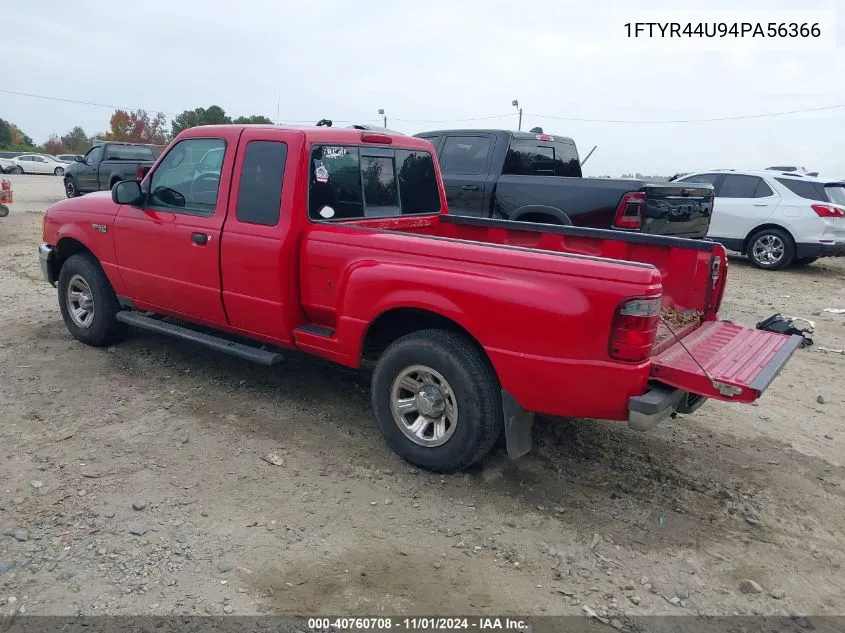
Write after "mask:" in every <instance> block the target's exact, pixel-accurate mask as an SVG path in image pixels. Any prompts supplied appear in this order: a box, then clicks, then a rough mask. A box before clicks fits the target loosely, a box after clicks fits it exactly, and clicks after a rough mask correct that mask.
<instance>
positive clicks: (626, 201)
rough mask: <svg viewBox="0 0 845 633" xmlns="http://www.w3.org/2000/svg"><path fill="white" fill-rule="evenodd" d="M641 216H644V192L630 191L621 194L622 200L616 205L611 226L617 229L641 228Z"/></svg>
mask: <svg viewBox="0 0 845 633" xmlns="http://www.w3.org/2000/svg"><path fill="white" fill-rule="evenodd" d="M643 216H645V194H644V193H642V192H639V191H632V192H630V193H626V194H625V195H624V196H622V201H621V202H620V203H619V206H618V207H616V217H615V218H614V220H613V226H615V227H616V228H617V229H633V230H639V229H641V228H643Z"/></svg>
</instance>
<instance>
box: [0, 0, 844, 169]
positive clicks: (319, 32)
mask: <svg viewBox="0 0 845 633" xmlns="http://www.w3.org/2000/svg"><path fill="white" fill-rule="evenodd" d="M2 4H3V6H2V10H0V18H2V22H3V42H2V47H1V48H2V51H3V57H4V59H3V64H2V66H0V68H2V72H0V78H2V82H0V88H4V89H7V90H13V91H19V92H27V93H33V94H38V95H47V96H54V97H61V98H66V99H75V100H81V101H89V102H95V103H101V104H113V105H118V106H125V107H131V108H145V109H147V110H148V111H151V112H155V111H163V112H165V113H166V114H167V115H168V117H172V116H173V115H174V114H176V113H179V112H181V111H182V110H185V109H192V108H195V107H197V106H208V105H211V104H219V105H220V106H222V107H223V108H224V109H225V110H226V111H227V112H228V113H230V114H232V115H235V116H237V115H241V114H264V115H266V116H269V117H270V118H272V119H276V107H277V98H278V95H279V93H280V92H281V103H280V109H279V118H280V119H281V121H282V122H295V121H302V122H309V123H312V122H315V121H317V120H318V119H320V118H323V117H326V118H330V119H333V120H334V121H336V122H338V123H336V124H339V123H340V122H341V121H347V120H355V121H362V122H366V121H370V122H373V123H376V122H377V120H378V113H377V111H378V109H379V108H384V109H385V110H386V113H387V117H388V127H391V128H394V129H398V130H400V131H403V132H408V133H415V132H419V131H423V130H430V129H438V128H448V127H496V128H509V129H516V126H517V115H516V113H515V108H513V106H512V105H511V101H512V100H513V99H518V100H519V102H520V104H522V106H523V108H524V120H523V129H528V128H530V127H533V126H536V125H539V126H542V127H543V128H544V129H545V131H547V132H552V133H557V134H561V135H567V136H571V137H573V138H574V139H575V141H576V143H577V144H578V146H579V148H580V151H581V154H582V156H584V155H586V153H587V152H588V151H589V150H590V148H591V147H592V146H593V145H598V146H599V148H598V150H597V151H596V153H595V154H594V155H593V157H592V158H591V159H590V161H589V162H588V163H587V165H586V166H585V173H586V174H587V175H601V174H610V175H619V174H621V173H623V172H637V171H639V172H642V173H647V174H666V175H668V174H671V173H674V172H677V171H689V170H692V169H699V168H702V169H706V168H715V167H734V168H762V167H766V166H769V165H772V164H777V163H780V164H783V163H786V164H797V165H803V166H806V167H807V168H810V169H816V170H819V171H821V172H822V174H824V175H827V176H831V177H845V107H843V108H839V109H835V110H828V111H818V112H812V113H804V114H796V115H791V116H779V117H770V118H765V117H761V118H752V119H743V120H732V121H718V122H706V123H705V122H698V123H664V124H657V123H601V122H585V121H576V120H565V119H561V118H558V119H553V118H544V117H542V116H539V115H550V116H556V117H569V118H570V119H606V120H625V121H665V120H677V119H703V118H716V117H731V116H737V115H754V114H763V113H771V112H782V111H791V110H798V109H806V108H819V107H826V106H832V105H837V104H845V2H843V0H802V1H801V2H794V1H792V0H788V1H782V0H743V2H742V3H741V6H742V7H743V9H744V10H746V11H753V12H754V14H755V15H756V19H758V20H759V21H761V22H764V23H765V22H768V21H769V20H771V19H772V17H773V16H774V15H775V12H776V11H777V10H779V9H785V10H786V9H788V10H791V11H793V12H796V13H794V15H798V16H801V15H802V14H803V12H807V14H808V15H809V12H810V11H812V10H828V11H831V10H836V9H838V10H839V20H838V23H837V26H836V30H837V35H838V46H837V47H836V48H830V49H829V50H823V51H808V50H799V49H798V48H799V46H804V47H805V48H806V46H805V45H804V44H796V45H794V46H792V48H790V43H789V42H786V41H779V42H774V43H772V42H769V43H768V44H767V46H769V48H766V46H764V45H760V44H753V43H752V44H748V45H746V46H745V47H744V48H743V49H734V50H709V51H702V50H695V48H694V47H693V46H692V45H690V44H689V42H687V43H681V42H678V41H677V40H675V41H673V42H669V41H664V42H663V43H662V44H656V42H655V41H650V42H649V41H645V40H636V41H634V40H631V39H628V38H627V37H626V35H625V28H624V26H623V25H624V24H625V23H626V22H637V21H644V20H650V19H653V16H654V15H655V13H656V14H657V15H658V16H660V15H661V11H662V10H663V9H661V7H665V11H669V10H675V11H677V10H679V9H698V10H707V11H713V12H714V13H713V16H714V17H713V18H712V19H714V20H717V19H722V18H723V17H724V16H725V15H726V14H724V13H721V12H719V11H720V10H722V9H725V10H727V9H731V8H736V6H737V5H738V4H739V3H737V2H735V1H733V2H724V1H723V0H703V1H698V0H696V1H687V2H684V1H683V0H672V1H671V2H664V0H601V2H586V1H585V0H579V1H578V2H575V1H572V0H552V1H550V2H542V1H534V2H515V1H513V0H511V1H509V2H499V1H498V0H496V1H494V0H487V1H484V2H480V1H479V2H470V1H468V0H460V1H458V0H451V1H450V0H426V1H424V2H423V1H420V2H409V1H399V0H393V1H389V0H373V1H368V0H354V1H353V0H346V1H344V0H318V1H315V0H308V1H305V0H300V1H299V2H289V1H286V0H238V1H235V2H228V1H227V2H222V1H220V0H205V1H202V2H199V1H195V0H144V1H143V2H139V3H132V2H113V1H108V2H107V1H106V0H86V1H85V2H75V3H72V4H68V3H67V2H66V1H64V0H63V1H61V2H60V1H57V0H37V1H30V2H21V3H18V2H15V3H12V2H3V3H2ZM597 5H598V7H600V8H595V7H596V6H597ZM665 15H666V16H667V17H666V18H665V19H666V20H671V19H672V17H671V14H670V13H668V12H667V13H666V14H665ZM661 19H663V18H661ZM773 44H774V45H777V46H778V47H779V48H780V50H772V49H771V48H770V47H771V46H772V45H773ZM110 115H111V111H110V110H109V109H108V108H102V107H95V106H88V105H76V104H70V103H63V102H59V101H47V100H42V99H36V98H32V97H24V96H18V95H9V94H4V93H0V118H4V119H7V120H10V121H12V122H13V123H16V124H17V125H18V126H19V127H21V128H22V129H23V130H24V131H25V132H26V133H28V134H29V135H30V136H32V137H33V139H34V140H35V141H36V142H43V141H45V140H46V139H47V136H48V135H49V134H50V133H52V132H57V133H59V134H62V133H64V132H66V131H67V130H68V129H69V128H71V127H72V126H74V125H81V126H82V127H83V128H84V129H85V131H86V132H88V133H89V134H93V133H95V132H99V131H103V130H105V129H106V127H107V124H108V119H109V116H110ZM496 115H507V116H502V117H499V118H490V119H487V120H476V121H470V120H468V119H472V118H475V117H492V116H496Z"/></svg>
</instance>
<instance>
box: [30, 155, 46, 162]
mask: <svg viewBox="0 0 845 633" xmlns="http://www.w3.org/2000/svg"><path fill="white" fill-rule="evenodd" d="M32 160H33V161H35V162H36V163H46V162H47V160H46V159H45V158H41V156H33V157H32Z"/></svg>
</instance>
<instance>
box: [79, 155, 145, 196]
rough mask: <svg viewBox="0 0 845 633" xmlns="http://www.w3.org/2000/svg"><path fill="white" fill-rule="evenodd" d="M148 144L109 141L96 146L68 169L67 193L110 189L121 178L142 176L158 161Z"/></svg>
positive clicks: (129, 178)
mask: <svg viewBox="0 0 845 633" xmlns="http://www.w3.org/2000/svg"><path fill="white" fill-rule="evenodd" d="M155 160H156V155H155V152H153V150H152V148H151V147H150V146H149V145H139V144H135V143H118V142H114V141H109V142H106V143H101V144H99V145H95V146H94V147H92V148H91V149H90V150H88V153H87V154H85V156H82V157H80V158H77V159H76V162H75V163H71V164H70V165H69V166H68V168H67V169H66V170H65V195H67V197H68V198H75V197H76V196H80V195H82V194H83V193H90V192H92V191H107V190H109V189H111V188H112V187H114V185H115V183H118V182H120V181H121V180H132V179H135V178H137V179H139V180H140V179H141V178H143V177H144V175H145V174H146V173H147V171H149V169H150V167H152V166H153V163H155Z"/></svg>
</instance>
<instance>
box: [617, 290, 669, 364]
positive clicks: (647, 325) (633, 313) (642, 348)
mask: <svg viewBox="0 0 845 633" xmlns="http://www.w3.org/2000/svg"><path fill="white" fill-rule="evenodd" d="M659 320H660V297H640V298H633V299H627V300H625V301H623V302H622V303H621V304H620V305H619V307H618V308H617V309H616V314H615V315H614V316H613V327H612V329H611V332H610V357H611V358H615V359H616V360H626V361H633V362H640V361H644V360H646V359H647V358H648V357H649V356H651V350H652V347H654V338H655V336H657V324H658V321H659Z"/></svg>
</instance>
